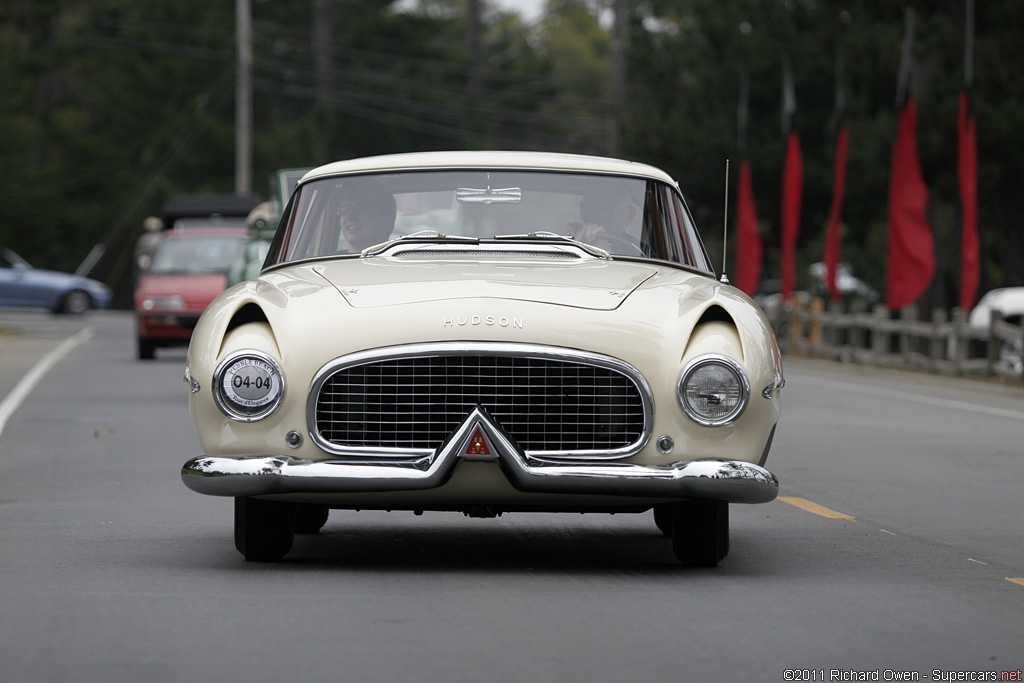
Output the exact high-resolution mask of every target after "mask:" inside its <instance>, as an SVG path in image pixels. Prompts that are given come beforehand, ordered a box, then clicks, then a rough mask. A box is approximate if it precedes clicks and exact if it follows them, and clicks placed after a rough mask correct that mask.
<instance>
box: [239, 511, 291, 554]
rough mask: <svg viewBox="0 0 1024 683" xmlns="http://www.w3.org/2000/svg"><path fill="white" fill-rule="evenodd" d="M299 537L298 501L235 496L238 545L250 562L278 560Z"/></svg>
mask: <svg viewBox="0 0 1024 683" xmlns="http://www.w3.org/2000/svg"><path fill="white" fill-rule="evenodd" d="M294 540H295V503H279V502H277V501H270V500H260V499H258V498H245V497H240V498H235V548H236V549H237V550H238V552H240V553H242V555H243V556H244V557H245V559H246V560H247V561H248V562H277V561H278V560H280V559H281V558H283V557H284V556H285V555H287V554H288V551H289V550H291V549H292V542H293V541H294Z"/></svg>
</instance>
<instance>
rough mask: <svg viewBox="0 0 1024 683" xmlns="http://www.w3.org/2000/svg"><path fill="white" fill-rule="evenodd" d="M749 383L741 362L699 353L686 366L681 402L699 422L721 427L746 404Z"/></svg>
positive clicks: (738, 414)
mask: <svg viewBox="0 0 1024 683" xmlns="http://www.w3.org/2000/svg"><path fill="white" fill-rule="evenodd" d="M749 396H750V384H749V382H748V380H747V375H746V373H745V372H743V368H741V367H740V365H739V364H738V363H737V362H736V361H734V360H732V359H731V358H727V357H725V356H716V355H708V356H700V357H699V358H695V359H694V360H693V361H691V362H690V363H689V364H688V365H687V366H686V368H684V369H683V374H682V377H681V378H680V380H679V404H680V406H681V407H682V409H683V412H685V413H686V415H687V416H688V417H689V418H690V419H691V420H693V421H694V422H696V423H697V424H701V425H704V426H706V427H718V426H721V425H727V424H730V423H732V422H734V421H735V420H736V419H737V418H738V417H739V416H740V415H741V414H742V413H743V410H744V409H745V408H746V407H747V399H748V398H749Z"/></svg>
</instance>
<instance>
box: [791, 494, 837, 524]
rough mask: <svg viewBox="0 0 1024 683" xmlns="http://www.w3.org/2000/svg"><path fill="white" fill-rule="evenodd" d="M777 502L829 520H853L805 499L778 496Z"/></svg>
mask: <svg viewBox="0 0 1024 683" xmlns="http://www.w3.org/2000/svg"><path fill="white" fill-rule="evenodd" d="M779 500H781V501H782V502H783V503H789V504H790V505H792V506H793V507H798V508H800V509H801V510H806V511H807V512H811V513H813V514H816V515H819V516H821V517H828V518H829V519H854V517H851V516H850V515H846V514H843V513H842V512H836V511H835V510H830V509H828V508H827V507H825V506H824V505H818V504H817V503H814V502H811V501H809V500H807V499H806V498H798V497H796V496H779Z"/></svg>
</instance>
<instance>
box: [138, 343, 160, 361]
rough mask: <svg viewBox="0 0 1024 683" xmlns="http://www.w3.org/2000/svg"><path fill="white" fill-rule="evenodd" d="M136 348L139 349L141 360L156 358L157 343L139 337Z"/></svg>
mask: <svg viewBox="0 0 1024 683" xmlns="http://www.w3.org/2000/svg"><path fill="white" fill-rule="evenodd" d="M136 348H137V349H138V355H139V360H153V359H154V358H156V343H155V342H152V341H150V340H148V339H143V338H142V337H139V338H138V339H137V343H136Z"/></svg>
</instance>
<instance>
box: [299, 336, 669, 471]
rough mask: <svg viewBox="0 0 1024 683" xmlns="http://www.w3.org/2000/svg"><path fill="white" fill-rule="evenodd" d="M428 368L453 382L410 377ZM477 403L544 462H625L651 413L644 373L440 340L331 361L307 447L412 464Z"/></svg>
mask: <svg viewBox="0 0 1024 683" xmlns="http://www.w3.org/2000/svg"><path fill="white" fill-rule="evenodd" d="M428 372H429V373H434V375H435V377H436V375H437V373H441V375H442V378H446V377H449V376H453V377H454V379H455V380H457V381H456V383H455V385H454V386H448V384H447V383H446V382H441V381H436V380H432V381H429V382H425V383H424V382H417V381H415V379H416V378H417V377H419V376H420V375H421V374H424V373H428ZM524 375H525V378H529V379H531V380H532V381H529V382H526V381H524ZM545 375H546V376H545ZM513 378H514V379H515V382H514V383H513V382H512V379H513ZM537 380H540V381H537ZM364 387H370V388H371V389H372V391H369V390H365V389H364ZM555 388H560V390H559V391H555ZM588 396H597V397H598V398H597V399H596V400H589V401H588V400H587V397H588ZM581 399H582V400H581ZM356 404H358V405H356ZM478 406H480V407H482V408H483V409H484V410H485V411H486V412H487V413H488V414H489V415H491V416H492V417H493V419H494V421H495V422H496V423H497V424H499V425H500V426H501V428H502V429H504V430H505V431H506V432H507V434H508V435H509V436H510V437H511V438H512V439H513V440H514V441H515V442H516V443H518V444H519V445H520V447H521V448H522V450H523V451H524V453H526V454H527V455H529V456H533V457H543V458H569V459H588V460H607V459H616V458H625V457H629V456H631V455H634V454H636V453H637V452H639V451H640V450H641V449H642V448H643V447H644V446H645V445H646V443H647V441H648V439H649V438H650V433H651V423H652V421H653V414H654V411H653V403H652V400H651V392H650V389H649V387H648V385H647V382H646V381H645V380H644V378H643V376H642V375H641V374H640V373H639V371H637V370H636V369H635V368H634V367H632V366H631V365H629V364H627V363H625V362H623V361H621V360H619V359H616V358H613V357H611V356H605V355H601V354H594V353H588V352H583V351H578V350H574V349H565V348H561V347H551V346H542V345H534V344H514V343H500V342H498V343H493V342H442V343H431V344H411V345H404V346H395V347H387V348H383V349H374V350H371V351H364V352H359V353H354V354H350V355H348V356H343V357H341V358H337V359H335V360H333V361H331V362H330V363H328V364H326V365H325V366H324V367H323V368H321V369H320V370H319V372H317V374H316V376H315V377H314V379H313V383H312V386H311V388H310V393H309V399H308V402H307V410H306V418H307V426H308V428H309V434H310V436H311V438H312V440H313V442H314V443H316V444H317V446H319V447H320V448H321V449H323V450H324V451H326V452H328V453H332V454H335V455H350V456H355V457H360V458H361V457H366V456H369V457H379V458H392V459H396V458H397V459H407V460H410V461H418V460H422V459H423V458H424V457H429V456H430V455H432V454H433V453H435V452H437V451H438V450H439V449H440V448H441V447H442V446H443V445H444V443H445V441H446V439H448V438H449V437H450V436H451V435H452V434H453V433H454V432H455V431H456V430H457V429H458V427H459V426H460V425H461V424H462V423H463V422H464V421H465V419H466V418H467V417H468V416H469V414H470V413H471V412H472V411H473V409H475V408H476V407H478ZM554 411H558V415H552V412H554ZM368 418H369V419H368ZM385 434H387V438H385V437H384V435H385Z"/></svg>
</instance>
